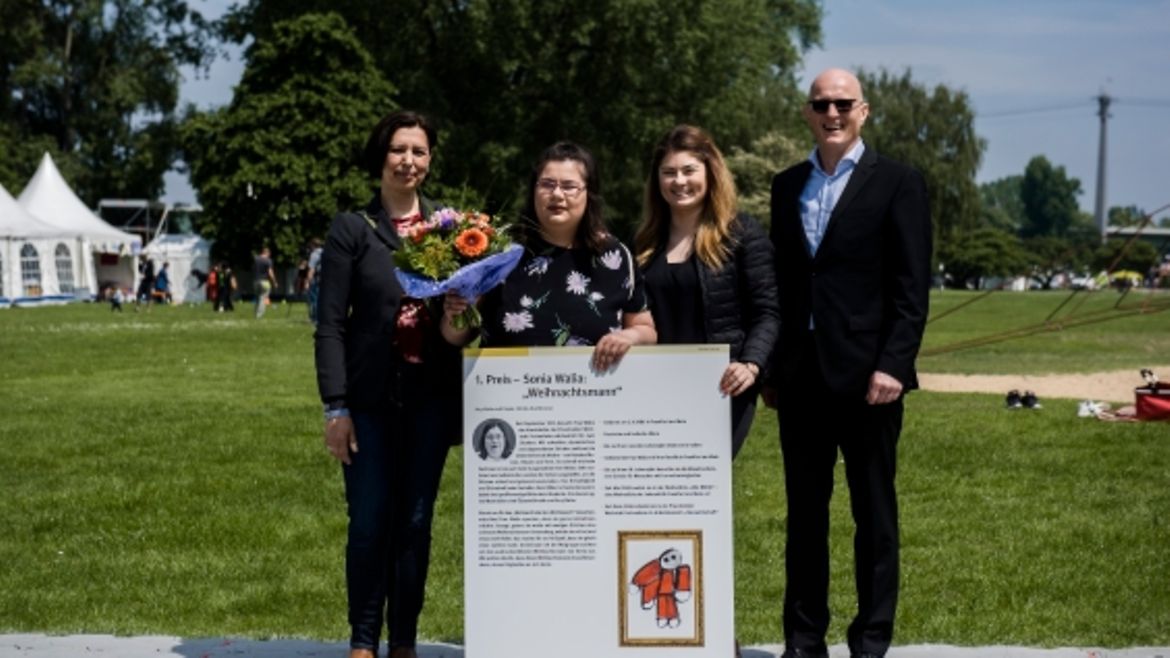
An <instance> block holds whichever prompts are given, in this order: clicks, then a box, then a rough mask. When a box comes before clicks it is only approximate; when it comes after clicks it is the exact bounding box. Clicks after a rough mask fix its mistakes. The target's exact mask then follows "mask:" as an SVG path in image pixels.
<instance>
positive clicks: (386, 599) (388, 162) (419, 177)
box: [316, 112, 460, 658]
mask: <svg viewBox="0 0 1170 658" xmlns="http://www.w3.org/2000/svg"><path fill="white" fill-rule="evenodd" d="M436 144H437V140H436V134H435V130H434V128H433V127H432V126H431V124H430V123H429V122H428V120H427V119H426V118H425V117H424V116H422V115H420V114H416V113H413V112H395V113H393V114H390V115H388V116H386V117H385V118H383V119H382V120H381V121H380V122H379V123H378V125H377V126H376V127H375V128H374V130H373V132H372V133H371V134H370V138H369V140H368V142H367V144H366V149H365V164H366V167H367V168H368V169H369V172H370V175H371V176H372V177H375V178H377V179H378V180H379V181H380V188H379V191H378V193H377V194H376V195H375V196H374V198H373V199H372V200H371V201H370V203H369V204H368V205H367V206H366V207H365V208H363V209H361V210H358V211H356V212H343V213H339V214H338V215H337V216H336V217H335V218H334V219H333V224H332V226H331V227H330V229H329V235H328V237H327V239H326V243H325V249H324V252H323V253H322V257H321V268H320V269H321V271H320V297H319V299H318V316H317V317H318V324H317V332H316V361H317V384H318V388H319V389H320V393H321V400H322V402H323V403H324V405H325V446H326V447H327V448H328V449H329V452H330V453H331V454H332V455H333V456H334V457H336V458H337V459H338V461H340V462H341V463H342V471H343V473H344V476H345V497H346V502H347V504H348V511H349V534H348V542H347V544H346V555H345V560H346V565H345V572H346V585H347V590H348V596H349V623H350V627H351V636H350V652H349V656H350V658H374V657H375V656H376V655H377V651H378V645H379V642H380V639H381V634H382V619H383V618H385V620H386V624H387V625H388V626H389V641H390V656H391V658H416V657H417V654H416V653H415V649H414V645H415V634H416V631H417V624H418V616H419V612H420V611H421V610H422V604H423V592H424V589H425V584H426V576H427V564H428V561H429V557H430V541H431V516H432V511H433V508H434V503H435V497H436V495H437V493H438V488H439V478H440V475H441V474H442V471H443V462H444V461H445V459H446V456H447V448H448V447H449V446H450V445H451V443H453V442H456V441H457V439H456V438H455V437H457V436H458V434H459V432H460V427H459V423H460V365H459V352H458V350H457V349H455V348H453V347H451V346H450V345H449V344H448V343H447V342H446V341H444V340H443V339H442V337H441V335H440V333H439V330H438V320H439V319H440V318H441V317H442V308H441V305H436V303H438V304H441V300H436V301H435V302H431V303H428V302H425V301H423V300H418V299H413V298H410V297H406V296H405V294H404V293H403V291H402V288H401V287H400V286H399V284H398V281H397V279H396V278H395V275H394V260H393V252H394V251H395V250H396V249H398V247H399V245H400V244H401V242H400V238H399V231H403V230H405V229H407V228H408V227H409V226H411V225H412V224H414V223H415V222H420V221H424V219H425V218H426V217H428V216H429V215H430V213H431V212H432V211H433V210H434V204H432V203H431V202H430V201H428V200H427V199H425V198H424V197H423V196H422V195H421V194H420V193H419V186H420V185H421V184H422V182H423V180H424V179H425V178H426V175H427V171H428V168H429V166H430V161H431V154H432V149H434V148H435V146H436Z"/></svg>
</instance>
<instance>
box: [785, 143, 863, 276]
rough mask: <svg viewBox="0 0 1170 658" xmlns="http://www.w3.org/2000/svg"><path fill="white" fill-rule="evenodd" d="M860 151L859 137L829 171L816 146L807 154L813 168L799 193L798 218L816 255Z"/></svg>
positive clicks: (859, 158)
mask: <svg viewBox="0 0 1170 658" xmlns="http://www.w3.org/2000/svg"><path fill="white" fill-rule="evenodd" d="M862 153H865V142H863V141H861V140H860V139H859V140H857V144H855V145H854V146H853V148H851V149H849V152H848V153H846V154H845V157H843V158H841V161H840V162H838V163H837V170H836V171H835V172H833V173H832V174H828V173H825V170H824V169H823V168H822V167H821V161H820V158H818V157H817V150H816V149H815V148H814V149H813V150H812V153H810V154H809V155H808V161H809V162H811V163H812V166H813V168H812V173H811V174H810V175H809V177H808V182H807V183H805V184H804V190H803V191H802V192H801V193H800V221H801V223H802V224H803V225H804V237H805V240H807V241H808V250H809V252H810V253H812V254H813V255H816V253H817V249H818V248H819V247H820V246H821V240H822V239H823V238H824V237H825V229H827V228H828V227H829V217H831V216H832V215H833V209H834V208H836V207H837V201H839V200H840V199H841V193H843V192H844V191H845V186H846V185H848V184H849V178H850V177H851V176H852V175H853V170H854V169H855V168H856V167H857V162H858V161H859V160H861V154H862Z"/></svg>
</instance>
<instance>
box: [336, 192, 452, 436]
mask: <svg viewBox="0 0 1170 658" xmlns="http://www.w3.org/2000/svg"><path fill="white" fill-rule="evenodd" d="M420 205H421V209H422V212H423V214H424V216H429V215H430V213H431V212H432V211H433V210H434V208H435V206H434V204H432V203H431V202H430V201H428V200H426V199H422V200H421V201H420ZM365 212H366V214H367V215H368V216H369V217H371V218H373V219H374V221H375V227H371V226H370V224H369V222H368V221H366V219H365V217H363V216H362V215H361V214H360V213H353V212H344V213H339V214H338V215H337V216H336V217H334V219H333V224H332V225H331V226H330V228H329V235H328V237H327V238H326V239H325V249H324V251H323V252H322V254H321V267H320V270H321V276H320V297H319V298H318V302H317V304H318V306H317V309H318V310H317V332H316V335H315V336H316V361H317V387H318V389H319V390H320V393H321V399H322V400H325V401H330V400H338V399H343V400H345V401H346V403H347V405H348V406H349V407H351V408H354V409H365V410H371V409H381V408H383V407H384V406H385V405H386V404H387V403H390V402H392V401H395V400H400V399H401V397H402V393H403V392H402V391H400V390H398V387H397V375H398V365H399V364H398V361H397V355H396V351H395V349H394V332H395V328H396V323H397V317H398V307H399V305H400V304H401V302H402V298H403V291H402V287H401V286H400V285H399V284H398V279H397V278H396V277H395V275H394V269H395V268H394V258H393V251H394V250H396V249H397V248H398V247H399V245H400V244H401V242H400V240H399V238H398V234H397V232H396V231H395V230H394V228H393V227H392V226H391V225H390V222H389V220H388V219H387V217H386V212H385V210H383V209H382V204H381V202H380V200H379V199H378V198H377V197H375V198H374V199H373V200H372V201H371V202H370V204H369V205H368V206H366V209H365ZM429 301H430V302H431V303H430V304H429V305H428V306H429V310H430V312H431V317H432V319H433V320H434V330H433V331H432V332H430V334H428V335H427V337H426V341H425V343H424V347H423V362H424V373H425V379H426V382H425V384H426V385H425V386H424V388H426V389H427V390H426V391H410V392H412V393H429V394H435V395H444V396H445V399H448V400H450V401H451V404H452V408H451V411H452V414H448V416H451V415H454V416H456V417H458V411H457V410H458V407H459V405H460V404H461V402H460V399H461V398H460V396H459V391H460V387H461V383H462V380H461V375H462V369H461V366H460V361H459V358H460V357H459V355H460V351H459V349H458V348H455V347H452V346H451V345H449V344H448V343H447V342H446V341H445V340H443V338H442V336H441V335H440V333H439V330H438V324H439V319H440V317H441V315H442V306H441V302H442V298H441V297H437V298H434V299H433V300H429Z"/></svg>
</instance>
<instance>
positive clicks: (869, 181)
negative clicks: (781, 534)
mask: <svg viewBox="0 0 1170 658" xmlns="http://www.w3.org/2000/svg"><path fill="white" fill-rule="evenodd" d="M868 115H869V106H868V105H867V104H866V102H865V96H864V95H863V94H862V90H861V83H860V82H859V81H858V79H857V77H856V76H855V75H853V74H852V73H850V72H849V71H845V70H842V69H829V70H827V71H825V72H823V73H821V74H820V75H818V76H817V77H816V79H815V80H813V83H812V86H811V88H810V89H809V95H808V103H807V104H806V105H805V106H804V119H805V121H806V122H807V123H808V126H809V129H810V130H811V131H812V134H813V136H814V137H815V139H816V148H814V149H813V151H812V153H810V154H809V157H808V160H806V161H804V162H802V163H800V164H797V165H795V166H793V167H790V168H789V169H786V170H784V171H782V172H780V173H779V174H777V175H776V177H775V178H774V179H773V181H772V227H771V237H772V243H773V245H774V246H775V248H776V284H777V286H778V287H779V291H780V322H781V325H780V326H781V332H780V339H779V341H778V342H777V344H776V349H775V352H774V357H773V359H772V365H771V368H770V370H769V372H768V382H767V384H768V385H767V387H766V388H765V390H764V401H765V403H767V404H768V406H772V407H776V408H777V410H778V412H779V421H780V448H781V452H782V453H783V455H784V489H785V492H786V493H787V501H788V517H787V518H788V533H787V538H786V550H785V556H784V561H785V573H786V581H787V582H786V585H785V591H784V614H783V619H784V649H785V650H784V656H785V657H786V658H800V657H806V656H811V657H814V658H827V656H828V650H827V648H826V645H825V633H826V631H827V630H828V626H829V563H830V561H829V543H828V542H829V499H830V497H831V496H832V493H833V471H834V469H835V468H836V467H837V463H838V451H840V454H841V455H842V456H843V457H844V461H845V480H846V482H847V483H848V485H849V501H850V505H851V508H852V513H853V522H854V525H855V526H856V533H855V535H854V541H853V553H854V556H853V557H854V575H855V578H856V581H855V582H856V589H857V614H856V616H855V617H854V618H853V622H852V623H851V624H850V625H849V629H848V632H847V635H846V637H847V640H848V644H849V652H850V655H851V656H853V658H879V657H880V656H884V655H885V653H886V650H887V649H889V646H890V642H891V639H892V637H893V632H894V612H895V609H896V607H897V602H898V563H899V559H898V542H899V538H898V501H897V496H896V494H895V490H894V473H895V464H896V462H897V447H898V437H899V435H900V434H901V431H902V416H903V397H904V396H905V394H906V393H907V392H909V391H910V390H912V389H914V388H916V387H917V385H918V380H917V375H916V374H915V369H914V359H915V357H916V356H917V354H918V348H919V346H920V345H921V343H922V333H923V330H924V328H925V326H926V315H927V306H928V303H929V292H930V278H931V270H930V257H931V222H930V203H929V199H928V197H927V192H926V183H925V182H924V180H923V178H922V175H921V174H919V173H918V172H917V171H915V170H913V169H911V168H910V167H907V166H906V165H903V164H901V163H898V162H895V161H893V160H890V159H888V158H885V157H883V156H881V155H879V154H878V153H877V152H876V151H875V150H874V149H873V148H872V147H870V146H869V145H867V144H866V143H865V142H864V141H862V139H861V128H862V126H863V125H865V120H866V117H867V116H868Z"/></svg>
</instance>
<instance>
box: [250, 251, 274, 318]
mask: <svg viewBox="0 0 1170 658" xmlns="http://www.w3.org/2000/svg"><path fill="white" fill-rule="evenodd" d="M252 275H253V276H254V277H255V283H254V284H253V286H254V288H255V292H256V319H260V318H262V317H264V311H265V309H266V308H267V307H268V299H269V296H270V295H271V294H272V288H273V287H274V286H275V285H276V275H275V274H274V273H273V272H272V254H271V252H269V251H268V247H261V248H260V253H259V254H257V255H256V259H255V260H254V261H253V262H252Z"/></svg>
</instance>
